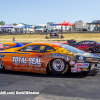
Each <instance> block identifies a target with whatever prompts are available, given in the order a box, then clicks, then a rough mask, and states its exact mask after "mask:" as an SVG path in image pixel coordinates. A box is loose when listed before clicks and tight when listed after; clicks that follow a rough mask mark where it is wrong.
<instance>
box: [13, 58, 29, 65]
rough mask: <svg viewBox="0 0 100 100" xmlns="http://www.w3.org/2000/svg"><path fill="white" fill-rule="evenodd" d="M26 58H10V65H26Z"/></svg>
mask: <svg viewBox="0 0 100 100" xmlns="http://www.w3.org/2000/svg"><path fill="white" fill-rule="evenodd" d="M26 59H27V57H12V63H19V64H22V63H23V64H27V62H26Z"/></svg>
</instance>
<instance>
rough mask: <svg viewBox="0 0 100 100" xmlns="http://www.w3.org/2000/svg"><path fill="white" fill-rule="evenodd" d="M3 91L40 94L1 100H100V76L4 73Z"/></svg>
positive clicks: (0, 79)
mask: <svg viewBox="0 0 100 100" xmlns="http://www.w3.org/2000/svg"><path fill="white" fill-rule="evenodd" d="M1 91H8V92H9V91H10V92H12V91H36V92H39V94H0V100H100V75H99V74H97V75H96V76H86V77H84V76H83V75H82V74H67V75H64V76H53V75H42V74H33V73H23V72H12V71H2V72H0V92H1Z"/></svg>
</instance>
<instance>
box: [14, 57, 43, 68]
mask: <svg viewBox="0 0 100 100" xmlns="http://www.w3.org/2000/svg"><path fill="white" fill-rule="evenodd" d="M12 63H13V64H14V65H19V64H21V66H25V64H29V65H28V66H34V67H41V58H33V57H30V58H29V59H28V62H27V57H12Z"/></svg>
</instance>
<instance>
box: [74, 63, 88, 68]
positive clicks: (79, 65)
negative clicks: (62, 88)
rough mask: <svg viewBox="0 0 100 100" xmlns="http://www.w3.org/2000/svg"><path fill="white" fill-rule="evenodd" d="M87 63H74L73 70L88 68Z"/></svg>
mask: <svg viewBox="0 0 100 100" xmlns="http://www.w3.org/2000/svg"><path fill="white" fill-rule="evenodd" d="M88 66H89V63H76V64H75V68H88Z"/></svg>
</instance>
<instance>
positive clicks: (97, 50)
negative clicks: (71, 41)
mask: <svg viewBox="0 0 100 100" xmlns="http://www.w3.org/2000/svg"><path fill="white" fill-rule="evenodd" d="M92 52H93V53H98V52H100V50H99V47H93V50H92Z"/></svg>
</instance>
